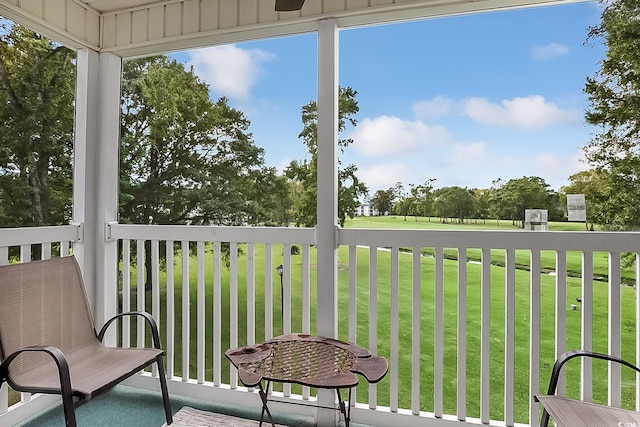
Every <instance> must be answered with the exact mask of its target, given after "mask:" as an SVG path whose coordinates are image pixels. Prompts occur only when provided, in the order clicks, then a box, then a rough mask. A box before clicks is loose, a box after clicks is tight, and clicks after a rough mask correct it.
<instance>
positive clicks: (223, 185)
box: [120, 56, 282, 288]
mask: <svg viewBox="0 0 640 427" xmlns="http://www.w3.org/2000/svg"><path fill="white" fill-rule="evenodd" d="M121 121H122V125H121V138H120V148H121V149H120V153H121V162H120V163H121V170H120V221H121V222H125V223H126V222H129V223H136V224H203V225H246V224H257V223H260V222H263V221H265V220H267V219H269V216H270V212H269V208H270V207H273V205H274V203H275V202H274V199H271V198H273V197H276V195H277V194H278V192H276V191H275V188H278V186H279V185H281V184H282V183H281V182H278V181H277V178H276V175H275V170H274V169H270V168H266V167H265V166H264V153H263V150H262V149H261V148H259V147H257V146H256V145H255V144H254V143H253V140H252V138H251V134H250V133H249V132H248V128H249V120H248V119H247V118H246V117H245V116H244V114H243V113H242V112H240V111H238V110H236V109H234V108H231V107H230V106H229V105H228V102H227V99H226V98H220V99H218V100H217V101H215V102H212V101H211V99H210V97H209V87H208V86H207V84H206V83H204V82H202V81H201V80H200V79H199V78H198V76H197V75H195V73H194V72H193V70H185V68H184V66H183V65H181V64H179V63H178V62H176V61H175V60H172V59H170V58H168V57H166V56H158V57H152V58H142V59H136V60H131V61H126V62H125V63H124V65H123V94H122V118H121ZM146 245H147V250H146V251H145V255H146V259H145V264H146V266H147V271H148V272H150V271H152V270H151V268H150V267H151V257H150V250H149V248H150V242H146ZM223 249H225V250H228V248H223ZM161 253H164V251H161ZM223 255H228V253H227V252H225V253H223ZM150 276H151V275H150V274H147V277H146V278H147V284H146V285H147V288H148V287H149V285H150V283H151V277H150Z"/></svg>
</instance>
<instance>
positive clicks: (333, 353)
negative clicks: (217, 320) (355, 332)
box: [225, 334, 389, 427]
mask: <svg viewBox="0 0 640 427" xmlns="http://www.w3.org/2000/svg"><path fill="white" fill-rule="evenodd" d="M225 355H226V356H227V358H228V359H229V360H230V361H231V363H232V364H233V365H234V366H235V367H236V368H237V369H238V376H239V377H240V381H242V383H243V384H244V385H245V386H247V387H255V386H258V387H259V392H260V398H261V399H262V413H261V414H260V425H262V421H263V419H264V413H265V412H266V413H267V415H268V416H269V421H270V422H271V424H272V425H275V424H274V423H273V417H272V416H271V412H270V411H269V407H268V406H267V402H268V401H269V399H268V394H269V387H270V386H271V383H272V382H281V383H297V384H301V385H304V386H309V387H316V388H326V389H335V390H336V394H337V396H338V403H339V406H340V407H339V409H340V412H342V414H343V415H344V420H345V426H347V427H348V426H349V421H350V419H351V406H350V402H351V390H352V387H355V386H356V385H358V377H357V376H356V374H360V375H362V376H363V377H364V378H365V379H366V380H367V381H368V382H370V383H376V382H378V381H380V380H381V379H382V378H383V377H384V376H385V375H386V373H387V370H388V368H389V365H388V363H387V360H386V359H385V358H384V357H375V356H372V355H371V353H370V352H369V350H367V349H366V348H362V347H359V346H357V345H355V344H351V343H348V342H344V341H339V340H336V339H332V338H325V337H318V336H312V335H305V334H291V335H281V336H279V337H276V338H274V339H272V340H269V341H266V342H264V343H261V344H256V345H248V346H244V347H239V348H236V349H230V350H227V351H226V352H225ZM262 380H266V381H267V385H266V387H264V388H263V386H262ZM344 388H348V389H349V398H348V401H347V405H345V402H344V401H343V400H342V397H341V396H340V389H344ZM347 406H348V408H347ZM330 409H335V408H330Z"/></svg>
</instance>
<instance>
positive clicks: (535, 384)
mask: <svg viewBox="0 0 640 427" xmlns="http://www.w3.org/2000/svg"><path fill="white" fill-rule="evenodd" d="M529 273H530V274H529V286H530V291H529V423H530V424H531V425H535V424H536V423H537V422H538V418H539V413H540V412H539V406H540V404H539V403H537V402H535V401H534V399H533V396H535V395H537V394H539V391H540V251H539V250H532V251H531V256H530V272H529Z"/></svg>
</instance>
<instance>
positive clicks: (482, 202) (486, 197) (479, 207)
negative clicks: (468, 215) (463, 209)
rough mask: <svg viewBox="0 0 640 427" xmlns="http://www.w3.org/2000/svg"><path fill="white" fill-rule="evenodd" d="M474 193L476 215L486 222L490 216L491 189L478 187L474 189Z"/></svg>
mask: <svg viewBox="0 0 640 427" xmlns="http://www.w3.org/2000/svg"><path fill="white" fill-rule="evenodd" d="M473 195H474V197H475V199H476V204H475V206H476V214H475V217H476V218H478V219H481V220H483V222H485V223H486V220H487V219H488V218H489V217H490V216H489V215H490V206H491V190H478V189H476V190H474V191H473Z"/></svg>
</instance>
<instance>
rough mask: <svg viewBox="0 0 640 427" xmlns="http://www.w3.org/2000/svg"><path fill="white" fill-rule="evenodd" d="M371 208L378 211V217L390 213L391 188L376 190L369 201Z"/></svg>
mask: <svg viewBox="0 0 640 427" xmlns="http://www.w3.org/2000/svg"><path fill="white" fill-rule="evenodd" d="M369 203H370V204H371V208H372V209H373V210H375V211H378V213H379V214H380V215H386V214H388V213H390V212H391V208H392V206H393V188H389V189H387V190H378V191H376V192H375V193H374V194H373V197H372V198H371V199H370V200H369Z"/></svg>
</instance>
